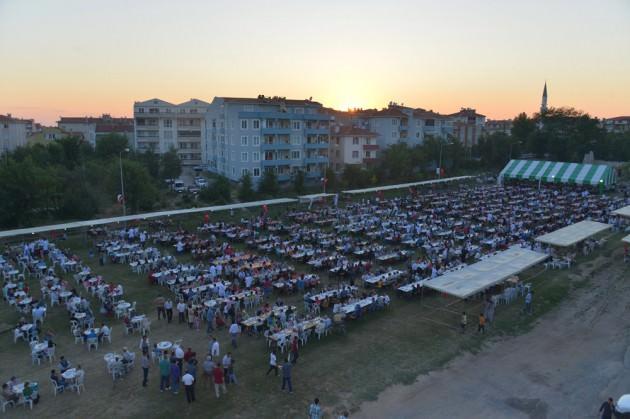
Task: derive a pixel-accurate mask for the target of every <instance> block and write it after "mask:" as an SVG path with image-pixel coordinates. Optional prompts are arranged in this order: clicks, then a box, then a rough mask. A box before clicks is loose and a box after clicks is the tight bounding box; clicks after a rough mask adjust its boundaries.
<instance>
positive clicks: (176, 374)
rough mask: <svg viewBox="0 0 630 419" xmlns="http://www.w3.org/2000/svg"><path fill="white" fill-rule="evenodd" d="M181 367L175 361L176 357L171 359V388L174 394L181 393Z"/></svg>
mask: <svg viewBox="0 0 630 419" xmlns="http://www.w3.org/2000/svg"><path fill="white" fill-rule="evenodd" d="M181 371H182V370H181V369H180V368H179V366H178V365H177V363H176V362H175V359H172V360H171V371H170V373H171V389H172V390H173V394H177V393H179V379H180V377H181V376H182V373H181Z"/></svg>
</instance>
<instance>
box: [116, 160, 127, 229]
mask: <svg viewBox="0 0 630 419" xmlns="http://www.w3.org/2000/svg"><path fill="white" fill-rule="evenodd" d="M128 151H129V149H128V148H125V149H124V150H121V151H120V153H119V154H118V163H119V164H120V194H121V195H122V206H123V216H124V217H126V216H127V197H126V196H125V180H124V179H123V166H122V153H123V152H125V153H127V152H128Z"/></svg>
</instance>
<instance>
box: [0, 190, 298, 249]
mask: <svg viewBox="0 0 630 419" xmlns="http://www.w3.org/2000/svg"><path fill="white" fill-rule="evenodd" d="M292 202H297V200H296V199H291V198H279V199H268V200H266V201H252V202H241V203H239V204H229V205H218V206H214V207H202V208H188V209H181V210H173V211H158V212H147V213H144V214H136V215H127V216H125V217H113V218H100V219H96V220H87V221H76V222H73V223H66V224H53V225H47V226H40V227H32V228H20V229H17V230H6V231H0V239H1V238H8V237H15V236H22V235H26V234H39V233H46V232H48V231H54V230H68V229H73V228H82V227H95V226H100V225H105V224H114V223H124V222H128V221H137V220H146V219H148V218H162V217H170V216H176V215H185V214H194V213H199V212H216V211H229V210H233V209H241V208H251V207H261V206H263V205H278V204H290V203H292Z"/></svg>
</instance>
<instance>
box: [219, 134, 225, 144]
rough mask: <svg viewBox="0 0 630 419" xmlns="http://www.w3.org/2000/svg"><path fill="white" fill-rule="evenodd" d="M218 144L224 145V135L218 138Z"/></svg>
mask: <svg viewBox="0 0 630 419" xmlns="http://www.w3.org/2000/svg"><path fill="white" fill-rule="evenodd" d="M219 142H220V143H221V144H225V135H220V136H219Z"/></svg>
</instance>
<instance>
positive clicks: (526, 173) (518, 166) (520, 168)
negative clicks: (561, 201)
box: [499, 160, 617, 187]
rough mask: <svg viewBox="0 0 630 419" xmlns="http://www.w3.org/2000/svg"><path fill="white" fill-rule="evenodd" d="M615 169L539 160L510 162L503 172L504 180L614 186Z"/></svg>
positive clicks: (501, 174)
mask: <svg viewBox="0 0 630 419" xmlns="http://www.w3.org/2000/svg"><path fill="white" fill-rule="evenodd" d="M616 177H617V176H616V174H615V169H613V168H612V167H611V166H608V165H605V164H581V163H562V162H555V161H539V160H510V161H509V162H508V164H507V165H506V166H505V167H504V168H503V170H501V173H500V174H499V181H502V180H503V179H524V180H535V181H542V182H549V183H574V184H577V185H592V186H596V185H599V184H601V185H602V186H604V187H608V186H610V185H613V184H614V183H615V180H616Z"/></svg>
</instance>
